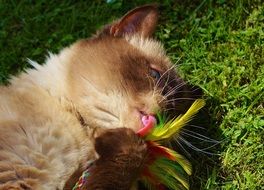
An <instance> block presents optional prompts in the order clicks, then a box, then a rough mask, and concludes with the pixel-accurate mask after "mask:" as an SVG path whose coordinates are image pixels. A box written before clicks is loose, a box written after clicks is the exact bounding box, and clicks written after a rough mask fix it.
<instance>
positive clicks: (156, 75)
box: [149, 68, 161, 81]
mask: <svg viewBox="0 0 264 190" xmlns="http://www.w3.org/2000/svg"><path fill="white" fill-rule="evenodd" d="M149 74H150V76H151V77H152V78H153V79H155V80H156V81H157V80H159V79H160V77H161V74H160V72H159V71H158V70H157V69H153V68H150V71H149Z"/></svg>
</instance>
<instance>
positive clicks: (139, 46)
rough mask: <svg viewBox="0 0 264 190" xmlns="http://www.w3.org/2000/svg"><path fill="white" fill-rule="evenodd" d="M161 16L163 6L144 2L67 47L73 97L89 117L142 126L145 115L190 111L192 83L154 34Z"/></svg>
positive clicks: (92, 121) (106, 124)
mask: <svg viewBox="0 0 264 190" xmlns="http://www.w3.org/2000/svg"><path fill="white" fill-rule="evenodd" d="M157 20H158V9H157V6H155V5H146V6H143V7H139V8H136V9H134V10H132V11H130V12H128V13H127V14H126V15H125V16H124V17H122V18H121V19H120V20H118V21H116V22H114V23H112V24H110V25H107V26H105V27H104V28H103V30H101V31H100V32H98V33H97V35H95V36H94V37H92V38H90V39H86V40H81V41H79V42H77V43H75V44H74V45H72V46H71V47H70V48H69V49H67V51H68V52H70V53H69V54H70V56H68V57H69V60H68V62H69V64H70V67H69V75H68V83H69V89H68V90H69V93H70V96H69V98H70V99H71V101H72V102H73V103H74V104H75V105H76V107H77V110H78V112H79V114H80V116H81V118H82V120H83V122H85V123H86V124H88V125H89V126H93V127H103V128H113V127H129V128H132V129H134V130H138V129H139V128H141V127H142V121H141V118H142V117H143V116H144V115H155V114H156V113H157V112H161V111H166V110H170V111H173V112H174V113H175V114H179V113H181V112H184V111H185V109H186V102H184V100H183V99H184V98H187V99H188V98H189V97H191V89H189V87H188V86H187V84H186V83H185V82H184V81H183V80H182V79H181V78H180V77H179V76H178V75H177V73H176V70H175V68H174V66H173V64H172V63H171V62H170V60H169V58H168V57H167V56H166V53H165V50H164V49H163V46H162V45H161V43H160V42H158V41H156V40H154V39H152V38H151V35H152V33H153V32H154V29H155V26H156V24H157Z"/></svg>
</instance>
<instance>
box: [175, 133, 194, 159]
mask: <svg viewBox="0 0 264 190" xmlns="http://www.w3.org/2000/svg"><path fill="white" fill-rule="evenodd" d="M174 140H175V142H176V143H177V144H178V145H179V146H180V148H181V149H182V150H183V152H184V153H185V155H186V156H187V157H189V158H190V157H191V154H190V153H189V152H188V151H187V150H186V149H185V148H184V147H183V146H182V144H181V143H180V142H179V141H178V139H177V138H174Z"/></svg>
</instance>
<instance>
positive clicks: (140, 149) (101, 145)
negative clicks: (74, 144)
mask: <svg viewBox="0 0 264 190" xmlns="http://www.w3.org/2000/svg"><path fill="white" fill-rule="evenodd" d="M95 150H96V152H97V153H98V154H99V156H100V157H104V158H107V157H108V158H109V157H114V156H116V155H117V154H132V153H133V154H137V156H139V157H143V156H144V155H145V154H146V152H147V145H146V144H145V142H144V140H143V139H142V138H140V137H139V136H138V135H137V134H136V133H135V132H134V131H133V130H131V129H129V128H117V129H109V130H107V131H105V132H104V133H102V134H101V135H100V136H98V137H97V138H96V139H95Z"/></svg>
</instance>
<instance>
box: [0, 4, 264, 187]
mask: <svg viewBox="0 0 264 190" xmlns="http://www.w3.org/2000/svg"><path fill="white" fill-rule="evenodd" d="M32 2H33V1H32ZM57 2H58V1H41V0H39V1H37V2H35V1H34V3H31V1H29V0H28V1H26V0H22V1H11V0H10V1H3V0H0V50H1V51H0V82H1V83H6V82H7V79H8V78H9V77H10V75H12V74H16V73H19V72H21V71H22V70H24V69H25V68H27V67H29V64H28V63H27V62H26V58H31V59H33V60H36V61H38V62H40V63H42V62H43V61H44V59H45V56H46V55H47V51H51V52H58V51H59V50H60V49H61V48H62V47H64V46H66V45H69V44H71V43H72V42H74V41H75V40H77V39H79V38H84V37H89V36H90V35H91V34H92V33H93V32H94V31H95V30H96V29H98V28H99V27H100V26H101V25H102V24H105V23H107V22H109V21H110V20H113V19H115V18H118V17H119V16H121V15H122V14H123V13H125V12H126V11H127V10H129V9H131V8H133V7H135V6H136V5H140V4H144V3H145V2H150V1H146V0H145V1H139V0H138V1H133V2H129V3H128V2H125V1H121V0H116V1H115V2H114V3H110V4H107V3H106V2H105V1H99V0H96V1H92V2H91V1H82V2H81V1H80V2H78V3H74V2H73V1H65V2H61V3H57ZM183 2H184V3H183ZM161 11H162V12H161V13H162V16H161V17H160V23H161V24H160V25H159V27H158V30H157V33H156V37H157V38H158V39H160V40H162V41H163V42H164V43H165V46H166V49H167V51H168V54H169V56H170V57H171V59H172V60H173V61H174V62H179V63H180V65H179V71H180V73H181V75H182V76H183V77H184V78H185V79H187V80H189V81H190V82H191V83H193V84H196V85H198V86H200V87H201V88H202V89H203V90H204V93H205V97H206V100H207V105H208V106H207V110H208V114H209V115H210V118H211V119H210V120H209V122H210V123H209V124H210V127H209V129H208V130H209V135H210V136H212V137H215V138H218V139H220V140H222V143H221V145H220V147H218V148H217V150H216V151H217V153H219V154H220V156H206V155H203V156H199V158H197V160H198V161H196V162H195V159H196V158H193V159H192V160H193V163H194V176H193V178H192V189H230V190H231V189H245V190H246V189H252V190H255V189H261V187H262V186H263V184H264V180H263V179H264V178H263V176H264V148H263V139H264V131H263V127H264V108H263V102H264V100H263V99H264V4H263V3H261V0H252V1H249V0H248V1H246V0H245V1H243V0H240V1H239V0H237V1H235V0H217V1H209V0H208V1H206V0H203V1H198V0H196V1H191V0H186V1H180V0H178V1H174V0H166V1H162V6H161ZM209 151H210V150H209ZM200 163H202V164H200Z"/></svg>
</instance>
